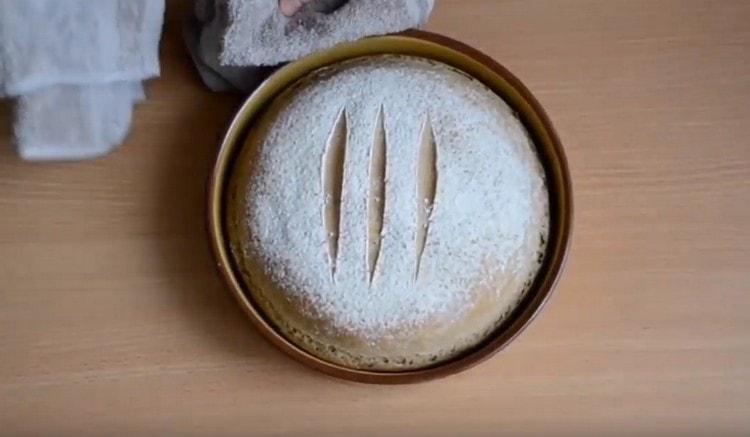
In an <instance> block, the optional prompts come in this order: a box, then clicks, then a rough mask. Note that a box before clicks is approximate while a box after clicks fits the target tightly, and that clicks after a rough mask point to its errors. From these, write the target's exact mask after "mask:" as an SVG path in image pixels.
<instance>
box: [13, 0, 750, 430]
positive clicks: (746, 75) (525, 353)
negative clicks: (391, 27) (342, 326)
mask: <svg viewBox="0 0 750 437" xmlns="http://www.w3.org/2000/svg"><path fill="white" fill-rule="evenodd" d="M187 7H188V2H186V1H177V0H175V1H170V2H169V8H168V13H167V24H166V31H165V35H164V38H163V41H162V63H163V74H162V77H161V78H160V79H158V80H154V81H152V82H150V83H149V85H148V95H149V100H148V101H147V102H145V103H144V104H142V105H140V106H139V107H138V109H137V111H136V114H135V121H134V124H133V131H132V134H131V135H130V136H129V138H128V139H127V141H126V142H125V144H123V145H122V147H120V148H119V149H118V150H117V151H116V152H115V153H113V154H111V155H110V156H107V157H105V158H103V159H98V160H95V161H90V162H81V163H66V164H29V163H24V162H21V161H20V160H19V159H17V158H16V157H15V156H14V153H13V151H12V149H11V146H10V140H9V136H10V121H9V108H8V105H7V104H4V106H3V109H2V110H0V120H2V122H0V433H2V434H5V433H11V434H12V433H33V434H46V433H56V434H61V435H62V434H71V433H81V432H86V433H92V434H95V433H99V434H103V433H105V431H116V432H117V433H126V432H127V433H139V434H140V433H152V434H161V433H164V432H168V431H169V432H175V433H176V432H179V433H185V434H213V435H219V434H240V433H241V434H250V433H251V432H254V433H255V434H256V435H268V434H305V433H310V432H312V431H320V432H323V433H325V434H338V435H359V434H387V435H402V434H403V435H406V434H413V435H459V433H460V434H461V435H481V434H487V435H489V434H492V435H498V434H506V433H507V434H512V435H519V434H525V433H529V434H535V433H543V432H545V431H546V432H548V433H555V434H562V433H574V432H575V433H576V434H579V435H580V434H588V433H592V434H593V433H598V432H607V433H623V434H624V433H628V432H630V431H640V432H643V433H648V434H652V433H656V432H666V431H683V432H687V433H707V432H709V431H711V430H713V431H723V432H725V433H730V434H731V433H736V434H745V435H747V434H748V433H750V26H749V25H748V22H750V2H745V1H728V0H727V1H687V0H675V1H666V0H659V1H654V0H606V1H605V0H602V1H584V0H575V1H560V0H549V1H542V0H531V1H530V0H517V1H498V0H439V1H438V5H437V7H436V10H435V13H434V16H433V18H432V21H431V23H430V25H429V29H430V30H433V31H437V32H441V33H444V34H447V35H450V36H453V37H455V38H458V39H461V40H463V41H465V42H467V43H469V44H472V45H475V46H476V47H478V48H480V49H483V50H484V51H486V52H487V53H489V54H490V55H492V56H493V57H495V58H496V59H498V60H499V61H500V62H501V63H503V64H504V65H505V66H506V67H508V68H509V69H510V70H511V71H513V72H514V73H516V74H517V75H518V76H519V77H520V78H521V79H522V80H523V81H524V82H525V83H526V84H527V85H528V86H529V88H530V89H531V90H532V91H533V92H534V93H535V94H536V96H537V97H538V98H539V99H540V100H541V102H542V104H543V105H544V106H545V107H546V108H547V110H548V112H549V114H550V116H551V118H552V120H553V122H554V123H555V125H556V127H557V129H558V131H559V133H560V136H561V139H562V141H563V143H564V144H565V146H566V150H567V153H568V158H569V160H570V165H571V171H572V176H573V181H574V185H575V201H576V221H575V233H574V242H573V247H572V254H571V255H572V256H571V258H570V262H569V263H568V267H567V271H566V273H565V275H564V277H563V280H562V281H561V283H560V285H559V287H558V288H557V290H556V292H555V294H554V295H553V297H552V299H551V301H550V302H549V303H548V305H547V307H546V308H545V310H544V311H543V313H542V315H541V317H539V318H538V319H537V320H536V322H535V323H534V324H532V325H531V327H530V328H529V329H528V330H527V331H526V332H525V333H524V334H523V335H522V336H521V337H520V338H519V339H518V340H517V341H516V342H514V343H513V344H512V345H511V347H510V348H508V349H507V350H505V351H504V352H502V353H501V354H499V355H497V356H496V357H495V358H493V359H491V360H489V361H488V362H486V363H484V364H482V365H480V366H478V367H476V368H474V369H472V370H470V371H467V372H465V373H462V374H460V375H457V376H454V377H450V378H447V379H444V380H440V381H435V382H430V383H425V384H420V385H412V386H398V387H384V386H368V385H359V384H355V383H349V382H344V381H339V380H334V379H331V378H328V377H325V376H322V375H320V374H318V373H315V372H313V371H310V370H308V369H306V368H304V367H302V366H300V365H299V364H297V363H295V362H293V361H291V360H290V359H288V358H287V357H286V356H284V355H282V354H281V353H280V352H278V351H276V350H275V349H274V348H273V347H271V346H270V345H269V344H268V343H266V342H265V341H264V340H263V339H262V338H261V337H260V336H259V335H258V333H256V332H255V331H254V329H253V328H252V327H251V325H250V323H249V322H248V321H247V320H246V319H245V317H244V315H243V313H242V312H241V310H240V309H239V307H238V305H236V304H235V302H234V300H233V298H232V297H231V295H230V294H229V292H228V291H227V290H226V289H225V288H224V286H223V285H222V283H221V281H220V280H219V277H218V275H217V273H216V272H215V271H214V268H213V263H212V260H211V256H210V253H209V250H208V245H207V238H206V234H205V232H204V219H203V216H204V200H203V199H204V192H205V184H206V177H207V174H208V171H209V168H210V166H211V164H212V158H213V156H214V153H215V150H216V148H217V143H218V139H219V137H220V135H221V132H222V129H223V128H224V127H225V124H226V122H227V120H228V119H229V117H230V116H231V115H232V112H233V111H234V109H236V107H237V104H238V102H239V101H240V100H239V98H238V97H235V96H231V95H219V94H212V93H210V92H208V91H206V90H204V89H203V88H202V87H201V84H200V82H199V80H198V78H197V75H196V73H195V72H194V71H193V69H192V66H191V62H190V60H189V59H188V56H187V55H186V53H185V49H184V47H183V45H182V42H181V39H180V25H179V19H180V17H181V15H182V13H184V12H185V10H186V9H187Z"/></svg>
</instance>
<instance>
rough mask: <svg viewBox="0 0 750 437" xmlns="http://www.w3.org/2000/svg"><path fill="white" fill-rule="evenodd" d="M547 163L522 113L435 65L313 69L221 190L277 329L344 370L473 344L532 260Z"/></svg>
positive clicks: (270, 113) (262, 304) (384, 62)
mask: <svg viewBox="0 0 750 437" xmlns="http://www.w3.org/2000/svg"><path fill="white" fill-rule="evenodd" d="M548 203H549V200H548V192H547V188H546V184H545V176H544V170H543V167H542V165H541V163H540V162H539V159H538V157H537V154H536V150H535V147H534V144H533V143H532V141H531V140H530V138H529V135H528V134H527V131H526V130H525V128H524V126H523V124H522V123H521V122H520V121H519V120H518V118H517V117H516V116H515V114H514V112H513V111H512V110H511V109H510V108H509V107H508V105H507V104H506V103H505V102H504V101H503V100H502V99H501V98H500V97H498V96H497V95H496V94H495V93H493V92H492V91H491V90H490V89H488V88H487V87H486V86H484V85H483V84H482V83H480V82H478V81H476V80H474V79H472V78H470V77H468V76H466V75H464V74H463V73H461V72H460V71H457V70H455V69H453V68H451V67H449V66H447V65H444V64H441V63H437V62H434V61H429V60H425V59H422V58H416V57H409V56H396V55H383V56H374V57H366V58H359V59H355V60H351V61H347V62H342V63H338V64H335V65H333V66H330V67H326V68H324V69H321V70H318V71H316V72H314V73H312V74H310V75H308V76H307V77H305V78H304V79H302V80H301V81H299V82H298V83H297V84H295V85H294V86H293V87H290V88H289V89H288V90H287V91H285V92H284V93H282V94H281V95H280V96H278V97H277V98H276V99H275V100H274V101H273V102H272V104H271V105H270V106H269V107H268V108H267V109H266V110H265V111H264V113H263V114H262V115H261V116H260V117H259V118H258V119H257V120H256V121H255V122H254V124H253V127H252V128H251V130H250V132H249V134H248V138H247V140H246V143H245V145H244V147H243V148H242V150H241V152H240V153H239V154H238V156H237V159H236V161H235V164H234V167H233V170H232V176H231V179H230V182H229V186H228V196H227V209H226V211H227V215H226V225H227V231H228V235H229V242H230V246H231V251H232V254H233V257H234V260H235V262H236V267H237V268H238V270H239V272H240V273H241V276H242V278H243V280H244V282H245V287H246V289H247V290H248V291H249V293H250V295H251V298H252V300H253V301H254V303H255V305H257V306H258V307H259V309H260V310H261V311H262V312H263V313H264V315H265V316H266V318H267V320H269V321H270V322H271V323H272V324H273V325H274V326H275V327H276V329H277V330H278V331H279V332H280V333H282V334H283V335H284V336H285V337H286V338H287V339H288V340H290V341H291V342H293V343H294V344H296V345H297V346H298V347H300V348H302V349H304V350H306V351H307V352H309V353H311V354H313V355H315V356H317V357H319V358H321V359H324V360H327V361H329V362H333V363H337V364H340V365H343V366H347V367H350V368H356V369H367V370H379V371H401V370H410V369H418V368H424V367H428V366H432V365H436V364H440V363H442V362H444V361H446V360H449V359H451V358H453V357H456V356H457V355H460V354H462V353H465V352H466V351H468V350H470V349H471V348H472V347H474V346H476V345H477V344H478V343H480V342H482V341H483V340H485V339H486V338H487V337H488V336H489V335H490V334H492V333H493V331H494V330H495V329H497V328H498V326H499V325H500V324H501V323H502V322H503V321H504V320H506V319H507V317H508V315H509V314H511V312H512V311H513V310H514V309H515V308H516V307H517V306H518V304H519V302H520V300H521V299H522V298H523V296H524V294H525V292H526V291H527V290H528V289H529V287H530V285H531V283H532V281H533V279H534V276H535V274H536V272H537V270H538V269H539V267H540V265H541V262H542V260H543V257H544V250H545V242H546V239H547V233H548V229H549V205H548Z"/></svg>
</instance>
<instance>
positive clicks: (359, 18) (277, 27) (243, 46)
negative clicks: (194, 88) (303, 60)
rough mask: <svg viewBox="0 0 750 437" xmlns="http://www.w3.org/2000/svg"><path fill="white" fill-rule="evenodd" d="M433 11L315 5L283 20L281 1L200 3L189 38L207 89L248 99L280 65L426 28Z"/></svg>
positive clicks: (331, 1)
mask: <svg viewBox="0 0 750 437" xmlns="http://www.w3.org/2000/svg"><path fill="white" fill-rule="evenodd" d="M432 6H433V0H316V1H313V2H312V3H310V4H308V5H306V6H305V7H303V8H302V10H300V12H298V13H297V14H295V15H294V16H293V17H284V16H283V15H282V14H281V13H280V11H279V8H278V0H196V2H195V10H194V15H193V17H191V18H190V19H188V20H187V21H186V22H185V27H184V36H185V42H186V44H187V46H188V49H189V51H190V53H191V55H192V57H193V61H194V62H195V65H196V67H197V69H198V72H199V74H200V76H201V79H202V80H203V82H204V83H205V84H206V86H208V87H209V88H210V89H212V90H214V91H240V92H243V93H249V92H251V91H252V90H254V89H255V88H256V87H257V86H258V85H259V84H260V83H261V82H262V81H263V79H265V78H266V77H267V76H268V75H269V74H270V73H271V72H272V71H273V70H274V68H275V67H276V66H278V65H279V64H281V63H284V62H287V61H290V60H294V59H297V58H299V57H302V56H304V55H307V54H309V53H312V52H314V51H317V50H322V49H325V48H327V47H330V46H333V45H335V44H337V43H339V42H343V41H351V40H356V39H359V38H362V37H366V36H370V35H376V34H383V33H390V32H398V31H401V30H405V29H408V28H411V27H418V26H421V25H422V24H424V22H425V21H426V20H427V18H428V16H429V14H430V12H431V11H432Z"/></svg>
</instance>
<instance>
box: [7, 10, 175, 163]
mask: <svg viewBox="0 0 750 437" xmlns="http://www.w3.org/2000/svg"><path fill="white" fill-rule="evenodd" d="M0 1H2V7H0V73H1V74H0V95H5V96H7V97H16V98H17V103H16V111H15V112H16V122H15V125H14V133H15V138H16V144H17V147H18V152H19V154H20V155H21V156H22V157H24V158H26V159H34V160H45V159H56V160H58V159H83V158H90V157H94V156H99V155H102V154H104V153H106V152H108V151H109V150H111V149H112V148H113V147H114V146H116V145H117V144H119V143H120V142H122V141H123V139H124V137H125V135H126V134H127V132H128V130H129V127H130V119H131V116H132V109H133V105H134V104H135V103H136V102H138V101H139V100H141V99H143V97H144V96H143V88H142V85H141V81H142V80H144V79H147V78H150V77H154V76H157V75H158V74H159V58H158V44H159V38H160V35H161V26H162V22H163V16H164V0H97V1H95V2H92V1H89V0H0Z"/></svg>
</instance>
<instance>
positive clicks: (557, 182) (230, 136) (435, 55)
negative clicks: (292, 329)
mask: <svg viewBox="0 0 750 437" xmlns="http://www.w3.org/2000/svg"><path fill="white" fill-rule="evenodd" d="M383 54H396V55H409V56H417V57H422V58H427V59H431V60H434V61H438V62H442V63H444V64H447V65H450V66H452V67H454V68H456V69H458V70H460V71H462V72H464V73H465V74H467V75H469V76H471V77H474V78H475V79H477V80H479V81H481V82H482V83H484V84H485V85H486V86H488V87H489V88H490V89H491V90H493V91H494V92H495V93H496V94H498V95H499V96H500V97H501V98H503V99H504V100H505V101H506V102H507V103H508V105H509V106H510V107H511V108H512V109H513V110H514V111H515V112H516V113H517V114H518V117H519V118H520V119H521V121H522V122H523V124H524V125H525V127H526V129H527V130H528V131H529V133H530V135H531V137H532V140H533V142H534V144H535V146H536V149H537V154H538V156H539V159H540V161H541V163H542V165H543V167H544V170H545V174H546V179H547V189H548V191H549V207H550V231H549V239H548V240H549V241H548V243H547V250H546V253H545V256H544V260H543V262H542V266H541V267H540V269H539V271H538V273H537V275H536V277H535V280H534V283H533V284H532V286H531V288H530V289H529V291H528V292H527V293H526V295H525V297H524V298H523V300H522V301H521V303H520V304H519V306H518V307H517V308H516V309H515V310H514V311H513V313H512V314H511V316H510V317H508V319H507V320H506V321H505V322H504V323H502V324H501V325H500V326H499V327H498V328H497V329H496V330H495V331H494V332H493V333H492V334H491V335H489V336H488V338H487V339H485V341H483V342H482V343H480V344H479V345H477V346H476V347H474V348H472V349H471V350H469V351H467V352H466V353H464V354H462V355H460V356H458V357H455V358H453V359H451V360H448V361H445V362H440V363H437V364H435V365H434V366H431V367H427V368H422V369H417V370H408V371H401V372H385V371H368V370H360V369H354V368H348V367H344V366H341V365H338V364H334V363H331V362H328V361H325V360H322V359H320V358H318V357H316V356H314V355H312V354H310V353H308V352H306V351H305V350H303V349H301V348H299V347H298V346H296V345H295V344H294V343H292V342H291V341H289V340H288V339H287V338H285V337H284V336H283V335H282V334H281V333H280V332H279V331H277V330H276V329H275V327H274V326H273V324H272V323H271V322H270V321H269V320H268V319H267V318H266V317H265V315H264V314H263V312H262V311H261V310H260V308H259V307H258V306H257V305H256V304H255V303H254V302H253V299H252V296H251V294H250V293H249V292H248V290H247V289H246V284H245V283H244V281H243V280H242V277H241V275H240V274H239V273H238V271H237V269H236V266H235V263H234V260H233V257H232V254H231V253H230V250H229V244H228V243H229V242H228V241H227V233H226V230H225V212H224V211H225V206H226V198H225V191H226V186H227V182H228V180H229V179H230V177H231V172H232V168H233V163H234V160H235V158H236V156H237V154H238V152H239V151H240V149H241V148H242V147H243V145H244V142H245V138H246V136H247V132H248V130H249V129H252V128H253V121H254V120H255V119H256V118H257V117H258V115H259V114H261V113H262V112H263V110H264V108H266V106H267V105H268V104H270V102H272V101H273V100H274V98H275V97H276V96H278V95H279V94H280V93H282V92H283V91H284V90H285V89H286V88H287V87H289V86H291V85H293V84H294V83H295V82H297V81H298V80H299V79H301V78H303V77H305V76H307V75H308V74H310V73H312V72H313V71H315V70H317V69H319V68H322V67H326V66H330V65H333V64H336V63H338V62H342V61H346V60H349V59H353V58H359V57H365V56H375V55H383ZM209 184H210V185H209V189H208V231H209V236H210V239H211V245H212V249H213V252H214V255H215V257H216V261H217V264H218V267H219V270H220V271H221V274H222V276H223V277H224V279H225V281H226V283H227V285H228V286H229V288H230V289H231V291H232V292H233V293H234V295H235V297H236V298H237V300H238V301H239V303H240V305H241V306H242V307H243V309H244V310H245V312H246V313H247V315H248V316H249V317H250V320H251V321H252V322H253V324H254V325H255V326H256V328H257V329H258V330H260V332H261V333H262V334H263V335H264V336H265V337H266V338H267V339H268V340H269V341H270V342H271V343H273V344H274V345H276V346H277V347H278V348H279V349H281V350H282V351H284V352H285V353H287V354H288V355H290V356H291V357H292V358H294V359H296V360H298V361H300V362H302V363H304V364H306V365H308V366H310V367H313V368H315V369H317V370H320V371H322V372H325V373H327V374H330V375H333V376H337V377H340V378H346V379H350V380H355V381H360V382H369V383H385V384H395V383H408V382H416V381H423V380H427V379H432V378H437V377H441V376H446V375H449V374H453V373H456V372H459V371H461V370H464V369H466V368H468V367H470V366H473V365H475V364H477V363H479V362H481V361H483V360H485V359H487V358H488V357H490V356H492V355H493V354H494V353H496V352H498V351H499V350H501V349H502V348H503V347H505V346H506V345H507V344H508V343H510V342H511V341H512V340H513V339H514V338H515V337H516V336H518V334H520V333H521V331H523V329H524V328H525V327H526V326H527V325H528V324H529V323H530V322H531V321H532V320H533V319H534V317H535V316H536V314H537V313H538V312H539V310H540V309H541V308H542V306H543V305H544V303H545V302H546V300H547V299H548V298H549V296H550V293H551V292H552V289H553V288H554V286H555V283H556V282H557V280H558V278H559V277H560V274H561V271H562V267H563V263H564V261H565V258H566V255H567V253H568V246H569V243H570V235H571V229H572V217H573V204H572V188H571V182H570V175H569V172H568V166H567V162H566V159H565V154H564V152H563V148H562V145H561V144H560V141H559V139H558V137H557V134H556V133H555V130H554V128H553V127H552V123H551V122H550V120H549V118H548V117H547V115H546V113H545V112H544V110H543V109H542V107H541V105H540V104H539V102H537V100H536V99H535V98H534V96H532V95H531V93H530V92H529V90H528V89H526V87H525V86H524V85H523V84H522V83H521V82H520V81H519V80H518V79H517V78H516V77H515V76H513V75H512V74H511V73H510V72H509V71H508V70H506V69H505V68H504V67H502V66H501V65H500V64H498V63H497V62H495V61H494V60H492V59H491V58H489V57H488V56H486V55H484V54H483V53H481V52H479V51H477V50H476V49H473V48H471V47H469V46H467V45H465V44H463V43H460V42H458V41H455V40H453V39H450V38H447V37H444V36H441V35H437V34H433V33H428V32H423V31H408V32H405V33H402V34H397V35H388V36H380V37H372V38H367V39H364V40H360V41H357V42H353V43H345V44H340V45H337V46H335V47H333V48H331V49H328V50H325V51H322V52H318V53H315V54H312V55H310V56H307V57H305V58H302V59H300V60H298V61H295V62H292V63H290V64H287V65H286V66H284V67H282V68H280V69H279V70H277V71H276V72H275V73H274V74H273V75H271V76H270V77H269V78H268V79H267V80H266V81H265V82H263V84H261V86H260V87H258V89H256V91H255V92H254V93H252V94H251V95H250V96H249V97H248V98H247V100H246V101H245V103H244V104H243V105H242V107H241V108H240V110H239V111H238V112H237V114H236V116H235V117H234V119H233V120H232V122H231V124H230V125H229V128H228V129H227V132H226V135H225V136H224V139H223V141H222V144H221V147H220V149H219V152H218V156H217V158H216V163H215V166H214V169H213V173H212V175H211V179H210V182H209Z"/></svg>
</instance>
